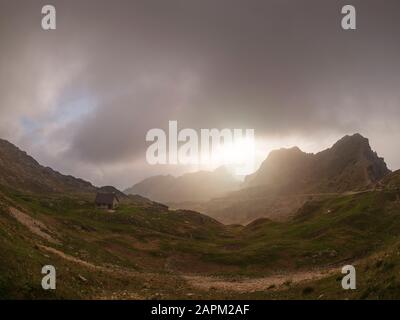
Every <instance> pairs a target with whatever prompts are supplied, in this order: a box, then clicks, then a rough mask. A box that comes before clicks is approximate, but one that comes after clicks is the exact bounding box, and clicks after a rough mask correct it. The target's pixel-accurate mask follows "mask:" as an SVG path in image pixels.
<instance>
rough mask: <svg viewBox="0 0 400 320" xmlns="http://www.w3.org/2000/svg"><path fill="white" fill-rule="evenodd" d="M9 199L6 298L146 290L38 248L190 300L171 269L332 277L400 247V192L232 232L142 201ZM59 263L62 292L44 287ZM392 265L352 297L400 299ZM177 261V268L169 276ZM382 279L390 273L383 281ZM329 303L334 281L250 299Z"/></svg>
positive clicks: (329, 202) (374, 272)
mask: <svg viewBox="0 0 400 320" xmlns="http://www.w3.org/2000/svg"><path fill="white" fill-rule="evenodd" d="M1 191H2V192H3V194H4V197H2V199H0V201H1V207H0V224H1V225H0V261H1V263H0V298H4V297H13V298H21V299H23V298H84V297H94V296H96V295H98V294H101V293H102V292H110V291H113V290H117V291H118V290H119V289H120V288H121V287H123V288H130V289H132V290H136V291H137V290H138V289H137V287H140V286H141V283H142V281H141V280H137V281H135V280H130V281H129V282H128V283H126V281H125V282H124V279H121V278H119V277H116V278H115V277H114V278H113V277H109V276H105V275H101V274H96V273H93V272H90V271H88V270H87V269H85V268H84V267H82V266H79V265H77V264H74V263H71V262H68V261H65V260H63V259H61V258H59V257H57V256H55V255H44V254H43V252H42V251H40V250H38V249H37V248H35V246H36V244H37V243H44V244H46V245H49V246H52V247H55V248H56V249H58V250H61V251H63V252H65V253H66V254H68V255H71V256H73V257H76V258H79V259H81V260H85V261H90V262H91V263H94V264H96V265H109V264H113V265H117V266H119V267H121V268H128V269H129V270H134V271H138V272H142V273H144V272H153V273H156V274H160V275H165V279H164V278H163V279H164V280H165V281H166V283H168V284H165V288H164V289H163V290H165V291H166V292H169V297H172V296H176V297H178V296H179V295H180V294H183V295H184V288H185V285H184V284H182V285H181V288H182V289H181V293H179V292H180V291H179V290H177V291H176V293H174V294H175V295H173V294H172V292H175V291H174V289H173V287H174V285H171V287H168V286H169V285H170V281H172V283H174V282H176V281H178V280H176V279H173V280H168V279H169V278H168V277H169V276H172V277H173V272H172V271H171V268H173V269H175V270H179V271H182V272H188V273H189V272H200V273H203V274H208V275H210V274H213V275H219V276H226V277H231V276H235V275H236V276H237V275H246V276H250V277H259V276H262V275H268V274H270V273H273V272H276V271H277V270H280V271H295V270H302V269H309V268H324V267H328V266H331V265H338V266H339V265H343V264H345V263H348V262H355V261H361V259H369V257H372V256H373V255H374V254H376V253H378V252H386V251H387V250H389V251H390V250H392V251H393V250H394V249H393V248H396V250H397V248H398V247H397V244H398V243H399V241H400V239H399V235H400V203H399V201H398V200H397V199H398V196H399V194H398V192H399V191H397V190H391V191H390V190H389V191H374V192H365V193H360V194H354V195H347V196H340V197H334V196H331V197H327V198H326V199H324V200H319V201H310V202H308V203H307V204H306V205H305V206H304V207H303V208H302V209H301V210H300V211H299V214H298V215H297V216H296V218H294V219H293V220H291V221H288V222H279V223H278V222H272V221H269V220H263V221H259V222H257V223H253V224H251V225H249V226H246V227H237V226H235V227H230V226H224V225H222V224H219V223H218V222H216V221H214V220H213V219H211V218H208V217H206V216H203V215H200V214H198V213H194V212H189V211H168V210H167V209H165V208H162V207H157V206H150V205H143V204H138V203H135V202H132V201H126V202H124V203H122V205H121V206H120V207H119V208H118V209H117V210H116V212H107V211H103V210H97V209H95V208H94V205H93V195H83V196H76V195H62V196H60V195H45V196H43V195H40V196H39V195H33V194H26V193H20V192H17V191H14V190H8V189H4V188H3V189H2V190H1ZM8 206H15V207H18V208H19V209H21V210H23V211H24V212H26V213H29V214H30V215H31V216H32V217H34V218H35V219H38V220H40V221H42V222H44V223H45V224H46V225H47V226H49V227H50V228H51V229H52V230H53V231H54V232H55V233H56V235H57V238H58V239H60V240H61V241H62V245H54V244H48V243H46V241H45V240H43V239H40V238H38V237H37V236H35V235H32V234H31V233H30V232H29V230H28V229H27V228H25V227H24V226H22V225H20V224H19V223H17V221H16V220H15V219H13V218H12V217H11V216H10V215H9V214H8V213H7V212H6V210H7V207H8ZM385 250H386V251H385ZM392 251H390V252H392ZM46 256H47V257H46ZM49 257H50V260H51V261H52V262H55V263H57V264H58V266H59V268H60V277H61V279H63V281H62V283H64V284H68V285H64V286H62V285H61V286H60V289H59V290H56V292H55V293H51V292H50V293H49V292H45V291H43V290H42V289H41V288H40V279H41V274H40V269H41V266H43V265H45V264H46V263H49ZM390 257H391V258H390V259H389V258H388V259H386V258H385V259H384V262H382V266H381V267H380V268H375V267H373V266H372V264H371V262H370V261H369V260H368V262H365V265H363V268H365V269H366V271H365V273H364V275H363V276H362V277H360V281H361V285H362V286H363V290H362V293H360V292H357V293H354V292H349V293H346V295H348V297H349V298H380V297H397V295H398V293H397V292H398V291H399V290H398V280H397V277H396V276H395V272H397V271H398V268H397V265H398V262H399V261H398V259H399V258H398V256H396V255H395V254H394V253H391V256H390ZM371 259H372V258H371ZM171 261H172V267H168V268H166V267H165V266H166V265H168V264H170V265H171ZM371 261H372V260H371ZM357 263H358V262H357ZM370 264H371V265H370ZM367 266H368V268H367ZM38 270H39V272H38ZM380 271H384V272H383V273H384V274H383V275H380V273H379V272H380ZM171 272H172V274H171ZM168 274H170V275H169V276H168V277H167V275H168ZM378 274H379V275H380V276H379V275H378ZM78 275H82V276H83V277H84V278H86V279H88V283H89V284H90V285H87V284H86V283H82V281H81V280H79V277H78ZM338 276H340V275H338ZM338 276H336V277H338ZM374 277H377V279H378V281H377V282H376V283H375V282H373V280H371V279H373V278H374ZM393 277H394V278H393ZM368 279H370V280H368ZM164 280H162V281H164ZM368 281H369V282H368ZM150 287H151V286H150ZM338 288H339V289H338ZM153 290H154V291H155V290H161V289H160V288H159V289H156V288H155V287H154V289H150V290H149V291H148V292H147V293H146V295H151V294H152V293H154V291H153ZM191 290H193V289H191ZM321 292H324V293H321ZM214 294H218V293H204V292H203V293H202V297H210V298H212V297H215V296H213V295H214ZM321 294H324V296H323V297H325V298H327V297H332V298H340V297H343V295H342V294H343V290H342V289H341V287H340V282H339V284H338V283H337V281H336V278H333V280H332V279H331V278H328V279H323V280H319V281H316V282H314V283H312V284H307V285H305V286H293V285H291V284H288V289H287V290H283V291H277V290H272V289H271V290H267V289H266V291H265V292H257V293H254V294H248V295H247V296H246V297H249V298H250V297H251V298H276V297H281V298H294V297H297V298H306V299H309V298H310V299H315V298H319V296H320V295H321ZM236 296H239V297H242V296H241V295H238V294H236V295H235V297H236ZM242 298H243V297H242Z"/></svg>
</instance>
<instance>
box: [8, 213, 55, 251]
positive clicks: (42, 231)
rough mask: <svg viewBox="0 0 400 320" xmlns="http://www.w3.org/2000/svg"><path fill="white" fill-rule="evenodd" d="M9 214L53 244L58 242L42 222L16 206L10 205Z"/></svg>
mask: <svg viewBox="0 0 400 320" xmlns="http://www.w3.org/2000/svg"><path fill="white" fill-rule="evenodd" d="M9 211H10V213H11V215H12V216H13V217H14V218H15V219H17V220H18V222H19V223H21V224H22V225H24V226H25V227H27V228H28V229H29V230H30V231H31V232H32V233H34V234H36V235H37V236H39V237H41V238H43V239H45V240H47V241H49V242H51V243H54V244H60V241H58V240H57V239H55V238H54V236H53V235H52V234H54V233H53V232H52V231H51V230H50V229H49V228H48V227H47V226H46V225H45V224H44V223H42V222H40V221H39V220H36V219H34V218H32V217H31V216H29V215H27V214H26V213H23V212H22V211H20V210H18V209H17V208H13V207H10V208H9Z"/></svg>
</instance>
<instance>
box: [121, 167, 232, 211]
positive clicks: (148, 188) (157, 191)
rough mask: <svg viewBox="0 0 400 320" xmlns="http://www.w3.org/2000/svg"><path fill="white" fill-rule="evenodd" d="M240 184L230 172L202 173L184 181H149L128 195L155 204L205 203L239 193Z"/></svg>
mask: <svg viewBox="0 0 400 320" xmlns="http://www.w3.org/2000/svg"><path fill="white" fill-rule="evenodd" d="M238 186H239V181H238V180H236V179H235V178H234V177H233V176H232V175H231V174H230V173H229V172H228V170H227V169H225V168H224V167H220V168H218V169H216V170H215V171H198V172H193V173H187V174H184V175H182V176H180V177H173V176H171V175H164V176H163V175H160V176H154V177H150V178H147V179H145V180H143V181H141V182H139V183H137V184H135V185H134V186H133V187H131V188H128V189H126V190H125V191H124V192H125V193H126V194H138V195H141V196H143V197H146V198H149V199H151V200H154V201H159V202H164V203H171V202H185V201H205V200H210V199H211V198H214V197H220V196H223V195H224V194H225V193H227V192H229V191H233V190H236V189H237V188H238Z"/></svg>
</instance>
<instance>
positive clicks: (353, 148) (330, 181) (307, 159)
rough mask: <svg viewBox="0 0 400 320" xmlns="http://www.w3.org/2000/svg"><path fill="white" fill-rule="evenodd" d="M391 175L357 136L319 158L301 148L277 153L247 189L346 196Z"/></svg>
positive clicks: (270, 158)
mask: <svg viewBox="0 0 400 320" xmlns="http://www.w3.org/2000/svg"><path fill="white" fill-rule="evenodd" d="M389 172H390V171H389V170H388V168H387V166H386V163H385V162H384V160H383V159H382V158H379V157H378V155H377V154H376V152H373V151H372V149H371V147H370V145H369V141H368V139H366V138H364V137H362V136H361V135H360V134H354V135H352V136H345V137H343V138H342V139H340V140H339V141H338V142H336V143H335V144H334V145H333V146H332V147H331V148H329V149H326V150H324V151H322V152H319V153H317V154H307V153H304V152H302V151H301V150H300V149H298V148H292V149H281V150H278V151H273V152H271V154H270V155H269V156H268V158H267V159H266V160H265V161H264V163H263V164H262V165H261V167H260V169H259V170H258V171H257V172H256V173H254V174H253V175H251V176H248V177H247V179H246V182H245V185H244V186H245V187H257V186H267V187H269V188H270V189H271V191H272V190H273V191H279V192H283V193H293V192H302V193H305V192H310V193H312V192H345V191H354V190H358V189H361V188H365V187H367V186H368V185H370V184H371V183H374V182H376V181H378V180H380V179H381V178H383V177H384V176H385V175H386V174H388V173H389Z"/></svg>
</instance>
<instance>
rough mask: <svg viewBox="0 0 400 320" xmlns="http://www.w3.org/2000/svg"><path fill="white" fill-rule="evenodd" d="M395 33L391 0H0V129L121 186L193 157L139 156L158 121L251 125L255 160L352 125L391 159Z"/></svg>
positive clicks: (70, 170) (398, 155) (399, 107)
mask: <svg viewBox="0 0 400 320" xmlns="http://www.w3.org/2000/svg"><path fill="white" fill-rule="evenodd" d="M349 3H351V4H352V5H354V7H355V8H356V12H357V29H356V30H347V31H345V30H343V29H342V28H341V18H342V14H341V12H340V11H341V8H342V6H344V5H345V4H349ZM45 4H52V5H54V6H55V8H56V12H57V29H56V30H51V31H44V30H42V28H41V18H42V14H41V9H42V6H44V5H45ZM399 33H400V2H399V1H398V0H393V1H391V0H385V1H378V0H373V1H371V0H362V1H361V0H351V1H340V0H337V1H336V0H329V1H328V0H325V1H321V0H290V1H289V0H240V1H239V0H218V1H215V0H212V1H211V0H201V1H200V0H197V1H195V0H192V1H187V0H168V1H165V0H157V1H156V0H141V1H135V0H130V1H122V0H121V1H118V0H117V1H115V0H114V1H103V0H93V1H89V0H83V1H66V0H64V1H60V0H52V1H37V0H30V1H21V0H0V71H1V72H0V137H1V138H3V139H7V140H9V141H11V142H12V143H14V144H16V145H17V146H18V147H20V148H21V149H23V150H25V151H27V152H28V153H29V154H31V155H32V156H33V157H35V158H36V159H37V160H38V161H39V162H40V163H41V164H43V165H46V166H50V167H52V168H54V169H56V170H58V171H60V172H62V173H65V174H72V175H75V176H78V177H81V178H84V179H86V180H89V181H91V182H93V183H94V184H96V185H99V186H100V185H115V186H117V187H119V188H126V187H129V186H131V185H133V184H134V183H136V182H138V181H139V180H141V179H143V178H145V177H148V176H151V175H155V174H167V173H170V174H175V175H177V174H182V173H183V172H186V171H190V170H195V169H198V168H194V167H193V166H183V165H156V166H151V165H149V164H148V163H147V162H146V160H145V153H146V149H147V147H148V143H147V142H146V140H145V136H146V133H147V132H148V130H150V129H152V128H163V129H166V128H167V127H168V121H170V120H177V121H178V125H179V127H180V128H193V129H196V130H199V129H201V128H219V129H223V128H243V129H246V128H251V129H254V130H255V135H256V139H257V156H258V158H257V159H258V161H259V162H260V161H262V160H263V159H264V158H265V157H266V156H267V154H268V152H269V151H270V150H272V149H274V148H280V147H290V146H294V145H297V146H299V147H300V148H301V149H302V150H304V151H307V152H317V151H320V150H322V149H324V148H327V147H329V146H331V145H332V144H333V143H334V142H335V141H336V140H338V139H339V138H341V137H342V136H344V135H346V134H353V133H356V132H359V133H361V134H362V135H364V136H366V137H367V138H369V139H370V143H371V146H372V147H373V149H374V150H376V151H377V152H378V154H379V155H380V156H382V157H384V158H385V160H386V162H387V164H388V166H389V168H391V169H399V168H400V151H399V150H400V149H399V148H398V141H400V126H399V124H398V123H399V120H400V62H399V57H400V42H399V40H398V38H399Z"/></svg>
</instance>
